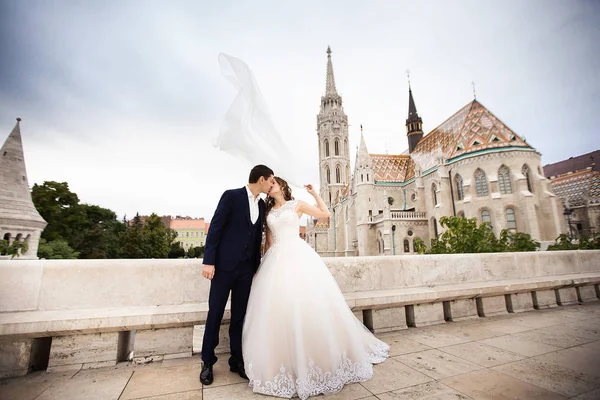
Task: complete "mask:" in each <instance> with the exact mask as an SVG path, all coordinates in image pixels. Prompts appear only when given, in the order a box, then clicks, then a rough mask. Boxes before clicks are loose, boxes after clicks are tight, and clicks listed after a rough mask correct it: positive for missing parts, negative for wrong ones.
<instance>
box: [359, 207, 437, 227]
mask: <svg viewBox="0 0 600 400" xmlns="http://www.w3.org/2000/svg"><path fill="white" fill-rule="evenodd" d="M384 216H385V214H384V213H380V214H377V215H373V216H369V222H370V223H373V224H377V223H379V222H381V221H383V220H384V219H385V218H384ZM390 220H391V221H420V220H427V213H426V212H418V211H400V210H392V211H390Z"/></svg>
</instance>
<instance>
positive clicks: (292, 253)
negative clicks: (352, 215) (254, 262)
mask: <svg viewBox="0 0 600 400" xmlns="http://www.w3.org/2000/svg"><path fill="white" fill-rule="evenodd" d="M275 181H276V183H275V184H274V186H273V188H272V189H271V191H270V192H269V197H268V198H267V206H266V222H267V230H266V236H267V238H266V249H267V251H266V253H265V255H264V257H263V260H262V264H261V266H260V268H259V270H258V272H257V274H256V276H255V277H254V282H253V284H252V291H251V293H250V299H249V301H248V308H247V311H246V318H245V321H244V329H243V334H242V349H243V357H244V364H245V369H246V372H247V374H248V378H249V379H250V387H252V389H253V390H254V392H256V393H262V394H266V395H271V396H278V397H286V398H291V397H293V396H298V397H300V398H301V399H302V400H304V399H307V398H308V397H310V396H316V395H318V394H321V393H322V394H331V393H335V392H338V391H340V390H341V389H342V387H343V386H344V385H345V384H348V383H352V382H364V381H366V380H368V379H370V378H371V377H372V376H373V364H376V363H381V362H383V361H384V360H385V359H386V358H387V355H388V351H389V346H388V345H387V344H385V343H383V342H382V341H380V340H379V339H377V338H376V337H375V336H373V335H372V334H371V332H369V330H367V328H365V327H364V325H363V324H362V323H361V322H360V321H359V320H358V319H357V318H356V317H355V316H354V314H353V313H352V311H350V309H349V308H348V305H347V304H346V302H345V300H344V297H343V295H342V292H341V291H340V289H339V287H338V286H337V283H336V281H335V280H334V278H333V276H332V275H331V273H330V272H329V270H328V269H327V266H326V265H325V263H324V262H323V261H322V260H321V258H320V256H319V255H318V254H317V253H316V252H315V251H314V250H313V249H312V248H311V247H310V246H309V245H308V244H307V243H306V242H305V241H303V240H302V239H300V237H299V226H300V217H301V216H302V214H308V215H310V216H313V217H316V218H325V217H329V211H328V210H327V207H326V205H325V204H324V203H323V200H322V199H321V198H320V197H319V195H318V194H317V193H316V191H315V190H314V188H313V187H312V185H306V189H307V190H308V192H309V193H310V194H311V195H312V196H314V198H315V200H316V201H317V204H318V207H315V206H311V205H309V204H308V203H305V202H303V201H295V200H294V198H293V197H292V193H291V189H290V187H289V186H288V184H287V183H286V182H285V181H284V180H283V179H281V178H279V177H275Z"/></svg>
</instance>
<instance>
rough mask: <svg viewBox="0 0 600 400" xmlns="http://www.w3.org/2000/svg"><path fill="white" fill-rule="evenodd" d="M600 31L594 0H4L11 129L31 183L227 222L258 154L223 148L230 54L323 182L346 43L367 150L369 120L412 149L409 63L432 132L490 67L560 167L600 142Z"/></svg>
mask: <svg viewBox="0 0 600 400" xmlns="http://www.w3.org/2000/svg"><path fill="white" fill-rule="evenodd" d="M599 27H600V2H598V1H594V0H590V1H577V0H561V1H554V0H541V1H525V0H498V1H448V0H443V1H368V2H367V1H354V0H340V1H302V2H286V1H281V0H279V1H251V2H250V1H247V2H242V1H237V2H233V1H223V0H220V1H168V2H167V1H112V0H111V1H53V0H45V1H41V0H40V1H34V0H25V1H23V0H0V141H3V140H4V139H5V138H6V136H7V135H8V134H9V133H10V130H11V129H12V128H13V126H14V123H15V118H16V117H17V116H20V117H21V118H23V121H22V123H21V126H22V134H23V141H24V147H25V157H26V163H27V169H28V175H29V182H30V184H31V185H33V183H42V182H43V181H46V180H54V181H66V182H68V183H69V185H70V187H71V189H72V190H73V191H74V192H76V193H77V194H78V195H79V197H80V199H81V200H82V201H83V202H87V203H91V204H98V205H101V206H103V207H107V208H111V209H113V210H114V211H116V212H117V214H118V215H119V216H122V215H123V214H127V215H128V216H132V215H133V214H135V212H136V211H139V212H140V213H141V214H148V213H151V212H156V213H158V214H161V215H163V214H170V215H190V216H194V217H201V216H204V217H206V218H210V217H211V216H212V213H213V212H214V208H215V206H216V202H217V201H218V198H219V196H220V195H221V193H222V192H223V190H225V189H227V188H232V187H241V186H242V185H243V184H244V183H245V182H246V180H247V175H248V172H249V169H250V167H251V165H248V164H247V163H246V162H244V161H243V160H236V159H234V158H233V157H232V156H230V155H228V154H224V153H222V152H219V151H217V150H216V149H214V148H213V147H212V144H211V143H212V142H213V140H214V138H215V137H216V135H217V134H218V132H219V128H220V125H221V122H222V120H223V116H224V114H225V112H226V111H227V109H228V107H229V105H230V104H231V102H232V101H233V98H234V96H235V92H234V89H233V87H232V86H231V85H230V83H229V82H227V81H226V80H225V79H224V78H223V77H222V76H221V74H220V70H219V64H218V62H217V57H218V54H219V53H220V52H225V53H227V54H230V55H233V56H235V57H238V58H241V59H242V60H244V61H245V62H246V63H247V64H248V65H249V66H250V68H251V69H252V70H253V72H254V74H255V75H256V78H257V81H258V83H259V85H260V87H261V89H262V91H263V94H264V97H265V99H266V101H267V102H268V104H269V106H270V109H271V112H272V116H273V120H274V121H275V124H276V125H277V127H278V128H279V130H280V131H281V132H282V133H283V134H284V135H286V138H288V139H287V140H289V143H292V144H293V147H294V148H295V149H297V152H298V154H303V155H304V157H303V164H304V167H305V169H306V171H307V172H306V182H312V183H314V184H316V185H317V186H318V183H319V182H318V159H317V136H316V114H317V113H318V109H319V102H320V96H321V95H322V94H323V92H324V89H325V70H326V60H327V59H326V53H325V51H326V49H327V45H331V48H332V50H333V54H332V57H333V66H334V71H335V78H336V85H337V88H338V91H339V92H340V94H341V95H342V96H343V100H344V109H345V111H346V114H347V115H348V120H349V124H350V143H351V148H352V151H353V153H354V151H355V149H356V146H357V144H358V140H359V138H360V129H359V125H360V124H363V126H364V129H365V138H366V141H367V146H368V148H369V151H370V152H385V151H386V150H387V151H388V152H389V153H400V152H402V151H404V150H405V149H406V148H407V147H408V146H407V141H406V137H405V127H404V120H405V119H406V114H407V108H408V86H407V79H406V70H407V69H409V70H410V74H411V83H412V88H413V93H414V96H415V101H416V105H417V109H418V111H419V113H420V114H421V116H422V118H423V121H424V128H425V131H426V132H429V131H430V130H432V129H433V128H435V127H436V126H437V125H438V124H440V123H441V122H443V121H444V120H445V119H447V118H448V117H450V116H451V115H452V114H453V113H454V112H456V111H457V110H458V109H460V108H461V107H463V106H464V105H465V104H467V103H468V102H469V101H471V100H472V98H473V93H472V86H471V81H475V84H476V91H477V98H478V100H480V101H481V102H482V103H483V104H484V105H485V106H486V107H488V108H489V109H490V110H491V111H492V112H493V113H494V114H495V115H496V116H497V117H499V118H500V119H501V120H502V121H504V122H505V123H506V124H507V125H508V126H509V127H511V128H512V129H513V130H515V131H516V132H517V133H518V134H520V135H521V136H524V137H526V138H527V140H528V142H529V143H531V144H532V145H533V146H534V147H535V148H536V149H537V150H538V151H540V152H541V153H542V154H543V156H542V161H543V163H544V164H547V163H551V162H556V161H559V160H562V159H565V158H568V157H571V156H577V155H580V154H582V153H586V152H588V151H591V150H595V149H598V148H599V147H600V139H599V138H600V133H599V130H598V126H599V125H600V28H599ZM352 161H354V156H352ZM275 172H277V171H275ZM304 198H305V197H304Z"/></svg>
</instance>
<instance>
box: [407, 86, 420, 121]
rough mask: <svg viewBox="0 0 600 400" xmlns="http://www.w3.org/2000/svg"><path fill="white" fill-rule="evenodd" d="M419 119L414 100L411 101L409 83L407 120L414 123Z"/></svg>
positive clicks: (411, 95)
mask: <svg viewBox="0 0 600 400" xmlns="http://www.w3.org/2000/svg"><path fill="white" fill-rule="evenodd" d="M417 118H419V115H418V114H417V106H415V99H413V94H412V89H411V87H410V83H409V84H408V120H409V121H414V120H415V119H417Z"/></svg>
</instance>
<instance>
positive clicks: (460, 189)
mask: <svg viewBox="0 0 600 400" xmlns="http://www.w3.org/2000/svg"><path fill="white" fill-rule="evenodd" d="M456 196H458V200H463V199H464V198H465V188H464V186H463V178H462V176H460V175H456Z"/></svg>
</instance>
